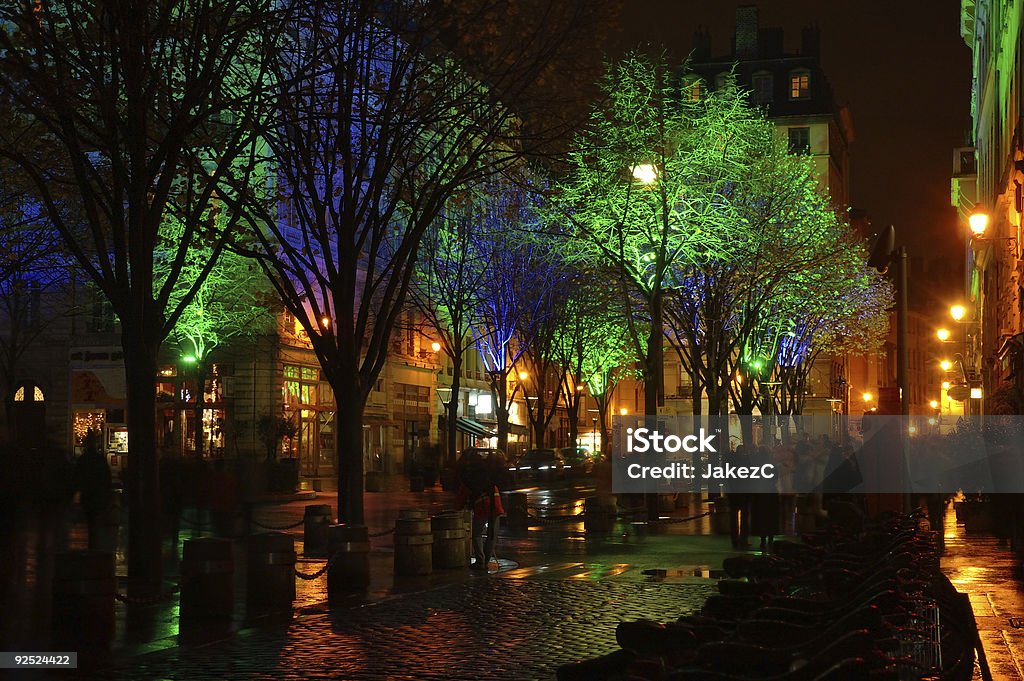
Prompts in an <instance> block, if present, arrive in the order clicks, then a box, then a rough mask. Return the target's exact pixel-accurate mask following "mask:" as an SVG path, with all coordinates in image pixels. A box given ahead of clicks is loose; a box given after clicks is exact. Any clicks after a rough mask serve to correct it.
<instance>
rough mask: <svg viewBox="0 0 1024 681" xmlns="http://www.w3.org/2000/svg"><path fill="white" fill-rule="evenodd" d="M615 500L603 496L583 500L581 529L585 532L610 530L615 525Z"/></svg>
mask: <svg viewBox="0 0 1024 681" xmlns="http://www.w3.org/2000/svg"><path fill="white" fill-rule="evenodd" d="M615 516H616V510H615V502H614V501H611V500H609V499H607V498H604V497H587V498H586V499H585V500H584V501H583V529H584V530H585V531H587V532H611V531H612V528H613V527H614V526H615Z"/></svg>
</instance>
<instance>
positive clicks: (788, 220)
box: [668, 85, 844, 414]
mask: <svg viewBox="0 0 1024 681" xmlns="http://www.w3.org/2000/svg"><path fill="white" fill-rule="evenodd" d="M720 93H721V96H723V97H728V98H738V99H742V97H743V93H742V92H740V91H738V90H737V89H736V88H735V87H734V86H732V85H727V86H726V87H725V88H724V89H723V90H721V91H720ZM743 139H744V151H743V153H742V154H739V155H738V156H737V157H735V158H734V161H735V163H734V164H733V165H732V166H731V167H730V166H729V165H728V164H726V163H725V162H724V161H723V163H722V164H721V167H720V168H719V169H718V170H717V172H718V173H719V175H720V178H721V181H722V185H721V187H722V191H721V192H720V194H719V198H720V203H719V206H720V207H721V206H726V205H727V206H728V209H727V214H728V216H729V219H727V220H725V221H723V222H722V223H721V225H720V235H721V236H722V237H723V238H726V239H728V241H729V243H730V249H729V252H728V253H725V254H721V253H716V254H708V256H707V257H704V258H702V259H700V260H699V261H695V262H692V263H690V264H687V265H684V266H683V267H681V268H679V270H678V271H677V272H676V273H675V276H676V282H677V286H675V287H674V288H673V291H672V296H671V298H670V302H669V305H668V314H669V316H670V318H671V319H672V325H671V326H672V328H673V330H674V332H675V333H674V335H673V339H674V340H675V342H677V343H680V344H681V345H682V347H683V350H682V351H681V352H680V355H681V357H682V358H683V360H684V366H686V368H687V370H688V371H690V373H691V375H693V376H694V377H695V380H694V386H695V388H696V390H695V392H694V406H695V413H696V412H697V411H698V410H699V404H698V403H699V400H700V396H701V395H700V390H703V391H704V392H705V393H706V394H707V398H708V404H709V412H710V413H711V414H725V413H727V408H728V404H727V401H728V399H729V390H730V386H732V385H733V377H734V376H735V375H736V374H737V372H739V373H740V374H742V376H743V378H744V379H746V380H744V381H743V382H742V383H740V385H739V387H738V391H739V394H740V395H741V396H742V399H741V404H742V405H743V407H744V408H746V407H747V406H748V403H749V400H750V399H752V396H756V395H758V394H760V393H759V390H760V386H759V385H758V382H759V380H768V376H770V375H771V363H772V359H773V355H772V354H771V353H770V352H767V351H765V350H764V349H763V348H762V347H761V346H760V345H759V344H758V343H757V342H755V337H757V335H758V334H759V333H761V332H763V331H764V323H763V322H764V319H765V315H766V314H772V313H773V311H774V309H775V306H774V304H773V303H774V301H775V300H777V299H778V298H779V296H784V295H785V293H786V292H787V291H793V292H794V293H793V295H794V296H796V299H797V300H799V299H800V296H801V295H805V294H806V293H807V290H806V287H805V284H806V282H807V281H808V279H809V277H811V276H812V273H813V272H815V271H816V268H818V267H820V266H821V265H822V264H823V263H826V262H828V260H829V259H830V258H831V257H832V253H831V251H832V248H833V246H834V244H835V243H836V242H837V241H841V240H842V239H843V236H844V227H843V226H842V225H841V224H840V223H839V222H838V220H837V219H836V216H835V213H834V212H833V210H832V208H831V206H830V201H829V198H828V196H827V195H825V194H824V193H823V192H822V191H821V190H820V188H819V184H818V181H817V178H816V176H815V173H814V170H813V166H812V164H811V161H810V159H809V158H808V157H806V156H798V155H793V154H790V153H789V152H788V149H787V145H786V141H785V140H784V139H782V138H781V137H780V136H779V135H778V134H777V132H776V130H775V128H774V126H773V125H772V124H771V123H770V122H769V121H767V120H765V119H764V118H759V119H757V120H754V121H749V122H748V124H747V125H746V126H745V128H744V129H743ZM734 173H735V174H734ZM771 328H772V329H774V330H777V329H778V326H777V325H775V326H771ZM775 340H777V337H773V338H772V339H770V342H769V343H768V347H769V348H770V347H774V345H773V343H774V342H775Z"/></svg>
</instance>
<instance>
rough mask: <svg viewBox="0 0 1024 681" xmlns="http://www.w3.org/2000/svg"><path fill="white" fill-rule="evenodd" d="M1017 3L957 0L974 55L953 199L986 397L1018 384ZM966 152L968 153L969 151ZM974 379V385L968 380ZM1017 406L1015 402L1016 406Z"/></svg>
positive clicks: (1020, 92)
mask: <svg viewBox="0 0 1024 681" xmlns="http://www.w3.org/2000/svg"><path fill="white" fill-rule="evenodd" d="M1022 26H1024V8H1022V7H1021V5H1020V3H1017V2H1012V1H1011V0H963V1H962V2H961V16H960V32H961V35H962V36H963V39H964V41H965V42H966V43H967V45H968V46H969V47H970V48H971V50H972V54H973V64H972V80H971V117H972V133H973V138H974V139H973V142H974V148H973V149H971V148H969V147H968V148H964V149H958V150H956V151H955V152H954V169H953V171H954V172H953V191H952V203H953V205H954V206H955V207H956V208H957V209H958V211H959V213H960V216H961V223H962V225H963V227H964V234H965V239H967V241H966V243H967V247H966V270H967V276H966V277H965V285H964V286H965V291H964V298H965V305H966V306H967V307H968V310H969V314H970V315H971V316H970V317H969V318H968V322H970V323H971V324H972V328H971V329H970V344H969V346H968V351H969V352H970V360H971V362H972V364H971V365H970V366H969V367H968V368H969V369H970V370H972V371H973V372H976V376H972V377H971V379H972V386H971V387H977V388H979V389H981V390H982V391H983V394H984V396H985V399H986V408H988V407H989V405H988V398H989V397H991V396H994V394H995V393H996V392H997V391H999V390H1000V389H1001V387H1002V386H1004V385H1008V384H1009V382H1010V381H1011V379H1014V380H1015V381H1016V384H1017V386H1018V388H1019V387H1020V386H1021V385H1022V383H1021V379H1022V377H1021V374H1020V372H1019V371H1015V369H1016V368H1018V367H1020V363H1021V339H1022V336H1021V332H1022V331H1024V325H1022V321H1024V288H1022V283H1021V270H1022V263H1021V244H1020V239H1021V233H1020V230H1021V215H1022V213H1024V121H1022V115H1024V89H1022V88H1024V71H1022V64H1021V29H1022ZM972 152H973V153H972ZM972 214H984V215H987V217H988V224H987V228H986V229H985V230H984V232H983V233H974V232H973V231H968V227H969V225H970V216H971V215H972ZM975 384H976V385H975ZM1017 407H1018V408H1019V407H1020V405H1017Z"/></svg>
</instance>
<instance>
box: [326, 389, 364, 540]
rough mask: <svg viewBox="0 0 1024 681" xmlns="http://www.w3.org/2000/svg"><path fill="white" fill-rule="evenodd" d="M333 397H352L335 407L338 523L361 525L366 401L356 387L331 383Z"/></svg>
mask: <svg viewBox="0 0 1024 681" xmlns="http://www.w3.org/2000/svg"><path fill="white" fill-rule="evenodd" d="M331 388H333V389H334V394H335V395H351V396H352V401H351V402H348V403H347V404H344V405H342V404H341V403H339V404H338V414H337V417H336V418H337V421H338V436H337V440H336V441H335V446H336V447H337V460H338V522H341V523H348V524H351V525H362V524H363V410H364V409H365V407H366V398H365V397H363V396H362V395H361V394H360V391H359V390H357V389H355V386H349V385H343V384H342V383H341V382H340V381H333V382H332V383H331Z"/></svg>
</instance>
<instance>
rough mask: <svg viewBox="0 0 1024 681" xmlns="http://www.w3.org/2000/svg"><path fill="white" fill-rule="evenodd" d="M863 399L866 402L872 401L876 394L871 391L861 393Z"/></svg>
mask: <svg viewBox="0 0 1024 681" xmlns="http://www.w3.org/2000/svg"><path fill="white" fill-rule="evenodd" d="M861 399H863V400H864V401H865V402H870V401H871V400H873V399H875V396H874V395H872V394H871V393H864V394H863V395H861Z"/></svg>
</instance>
